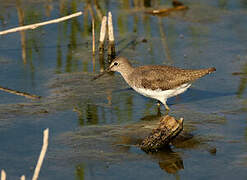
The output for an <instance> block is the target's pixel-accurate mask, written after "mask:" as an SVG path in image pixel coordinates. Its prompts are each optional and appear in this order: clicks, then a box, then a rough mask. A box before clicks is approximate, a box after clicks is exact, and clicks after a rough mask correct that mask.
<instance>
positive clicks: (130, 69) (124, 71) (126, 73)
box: [119, 65, 135, 83]
mask: <svg viewBox="0 0 247 180" xmlns="http://www.w3.org/2000/svg"><path fill="white" fill-rule="evenodd" d="M134 69H135V68H134V67H132V66H131V65H128V66H126V67H125V68H123V69H122V70H121V71H119V73H120V74H121V75H122V76H123V78H124V79H125V81H126V82H127V83H129V82H128V79H129V78H128V77H129V76H130V75H131V73H132V72H133V71H134Z"/></svg>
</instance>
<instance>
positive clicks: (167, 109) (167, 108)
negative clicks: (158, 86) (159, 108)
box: [163, 100, 170, 112]
mask: <svg viewBox="0 0 247 180" xmlns="http://www.w3.org/2000/svg"><path fill="white" fill-rule="evenodd" d="M163 104H164V106H165V108H166V111H167V112H168V111H170V108H169V107H168V106H167V104H166V100H164V102H163Z"/></svg>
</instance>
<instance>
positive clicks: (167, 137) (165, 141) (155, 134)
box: [140, 115, 183, 152]
mask: <svg viewBox="0 0 247 180" xmlns="http://www.w3.org/2000/svg"><path fill="white" fill-rule="evenodd" d="M182 130H183V118H180V120H178V121H177V120H176V119H175V118H174V117H172V116H169V115H166V116H162V117H161V119H160V124H159V126H158V128H156V129H153V131H152V132H151V133H150V135H149V136H147V137H146V138H145V139H144V140H143V141H142V143H141V144H140V147H141V149H142V150H143V151H145V152H157V151H159V150H161V149H162V148H164V147H166V146H167V145H169V143H170V142H171V141H172V140H173V139H174V138H175V137H176V136H177V135H178V134H179V133H180V132H181V131H182Z"/></svg>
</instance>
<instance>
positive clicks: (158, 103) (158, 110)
mask: <svg viewBox="0 0 247 180" xmlns="http://www.w3.org/2000/svg"><path fill="white" fill-rule="evenodd" d="M160 115H161V113H160V101H158V102H157V116H160Z"/></svg>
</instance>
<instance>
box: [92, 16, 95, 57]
mask: <svg viewBox="0 0 247 180" xmlns="http://www.w3.org/2000/svg"><path fill="white" fill-rule="evenodd" d="M92 35H93V45H92V46H93V47H92V48H93V55H95V31H94V19H92Z"/></svg>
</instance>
